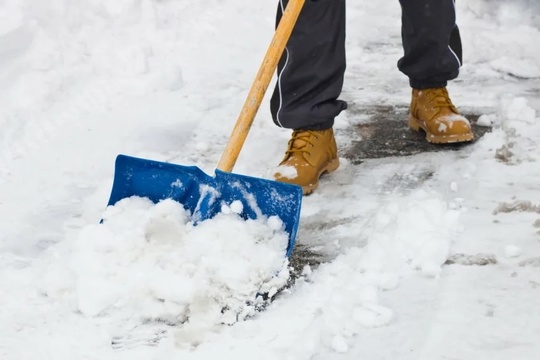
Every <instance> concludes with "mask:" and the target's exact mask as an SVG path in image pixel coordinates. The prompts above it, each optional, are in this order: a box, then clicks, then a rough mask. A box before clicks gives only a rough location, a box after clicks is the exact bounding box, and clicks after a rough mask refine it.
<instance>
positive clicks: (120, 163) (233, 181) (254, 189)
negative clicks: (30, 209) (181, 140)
mask: <svg viewBox="0 0 540 360" xmlns="http://www.w3.org/2000/svg"><path fill="white" fill-rule="evenodd" d="M304 2H305V0H290V1H289V3H288V5H287V8H286V9H285V11H284V13H283V17H282V18H281V20H280V22H279V25H278V27H277V29H276V32H275V34H274V37H273V38H272V42H271V43H270V46H269V48H268V50H267V52H266V55H265V57H264V60H263V62H262V64H261V67H260V69H259V72H258V74H257V76H256V78H255V81H254V82H253V85H252V87H251V90H250V92H249V94H248V97H247V99H246V102H245V103H244V106H243V108H242V111H241V113H240V115H239V117H238V120H237V121H236V125H235V127H234V129H233V132H232V134H231V136H230V138H229V142H228V143H227V146H226V148H225V150H224V152H223V155H222V157H221V160H220V162H219V164H218V167H217V169H216V171H215V176H214V177H212V176H209V175H207V174H206V173H204V172H203V171H202V170H201V169H199V168H197V167H195V166H182V165H176V164H171V163H165V162H158V161H153V160H146V159H139V158H134V157H130V156H126V155H119V156H118V157H117V159H116V164H115V175H114V183H113V188H112V191H111V197H110V199H109V203H108V205H114V204H116V203H117V202H118V201H119V200H121V199H124V198H127V197H131V196H140V197H147V198H149V199H150V200H152V201H153V202H154V203H157V202H159V201H160V200H163V199H169V198H170V199H174V200H176V201H178V202H180V203H181V204H182V205H183V206H184V207H185V208H186V209H187V210H189V211H190V212H191V213H192V216H193V219H194V220H195V222H198V221H202V220H205V219H209V218H212V217H213V216H214V215H216V214H218V213H219V212H220V211H221V206H222V205H223V204H227V205H229V204H232V203H233V202H234V201H241V202H242V205H243V210H242V213H241V214H240V215H241V216H242V217H243V218H244V219H248V218H249V219H256V218H259V217H261V216H267V217H270V216H278V217H279V218H280V219H281V220H282V221H283V224H284V227H285V231H287V233H288V234H289V243H288V246H287V253H286V256H290V255H291V253H292V250H293V247H294V242H295V238H296V232H297V230H298V223H299V218H300V207H301V203H302V189H301V187H299V186H296V185H290V184H284V183H278V182H276V181H271V180H265V179H259V178H255V177H250V176H245V175H238V174H233V173H231V171H232V169H233V167H234V164H235V163H236V160H237V158H238V155H239V154H240V150H241V148H242V146H243V144H244V142H245V140H246V137H247V134H248V132H249V129H250V128H251V125H252V123H253V120H254V118H255V115H256V113H257V111H258V109H259V107H260V105H261V102H262V99H263V97H264V94H265V92H266V89H267V88H268V85H269V83H270V80H271V79H272V75H273V73H274V71H275V70H276V67H277V64H278V62H279V59H280V57H281V55H282V54H283V51H284V49H285V45H286V44H287V41H288V40H289V37H290V35H291V33H292V30H293V27H294V24H295V23H296V20H297V19H298V15H299V14H300V10H301V9H302V7H303V5H304Z"/></svg>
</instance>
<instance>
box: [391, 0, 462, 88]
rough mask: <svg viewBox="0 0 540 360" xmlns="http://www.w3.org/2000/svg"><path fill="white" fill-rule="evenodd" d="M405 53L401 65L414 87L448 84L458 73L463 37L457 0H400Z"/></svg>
mask: <svg viewBox="0 0 540 360" xmlns="http://www.w3.org/2000/svg"><path fill="white" fill-rule="evenodd" d="M400 3H401V8H402V19H401V21H402V30H401V35H402V39H403V50H404V55H403V57H402V58H401V59H400V60H399V62H398V68H399V70H400V71H402V72H403V73H404V74H405V75H407V76H408V77H409V81H410V85H411V87H412V88H415V89H428V88H438V87H444V86H446V84H447V82H448V80H452V79H455V78H456V77H457V76H458V73H459V68H460V66H461V61H462V60H461V40H460V37H459V31H458V29H457V25H456V12H455V8H454V0H400Z"/></svg>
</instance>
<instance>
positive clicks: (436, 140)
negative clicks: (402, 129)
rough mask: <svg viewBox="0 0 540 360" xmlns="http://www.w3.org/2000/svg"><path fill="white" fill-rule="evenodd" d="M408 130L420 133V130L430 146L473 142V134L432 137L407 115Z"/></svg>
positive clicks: (419, 123) (414, 119)
mask: <svg viewBox="0 0 540 360" xmlns="http://www.w3.org/2000/svg"><path fill="white" fill-rule="evenodd" d="M409 128H411V129H412V130H414V131H420V129H422V130H423V131H424V132H425V133H426V140H427V141H428V142H429V143H432V144H452V143H460V142H468V141H473V140H474V134H473V133H472V132H471V133H469V134H457V135H433V134H431V133H430V132H429V131H428V130H427V129H426V127H425V126H423V125H422V123H421V122H420V121H419V120H418V119H417V118H415V117H414V116H412V115H410V114H409Z"/></svg>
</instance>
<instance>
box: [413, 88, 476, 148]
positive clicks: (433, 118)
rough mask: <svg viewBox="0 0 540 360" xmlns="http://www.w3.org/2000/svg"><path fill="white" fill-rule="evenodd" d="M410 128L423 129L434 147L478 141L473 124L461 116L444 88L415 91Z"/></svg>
mask: <svg viewBox="0 0 540 360" xmlns="http://www.w3.org/2000/svg"><path fill="white" fill-rule="evenodd" d="M409 127H410V128H411V129H413V130H415V131H419V130H420V129H423V130H424V131H425V132H426V140H427V141H429V142H430V143H439V144H447V143H456V142H465V141H471V140H473V139H474V134H473V132H472V130H471V124H470V123H469V120H467V119H466V118H465V117H463V116H461V115H460V114H459V112H458V111H457V109H456V107H455V106H454V105H453V104H452V101H451V100H450V96H449V95H448V91H447V90H446V88H444V87H442V88H435V89H423V90H418V89H413V90H412V100H411V108H410V113H409Z"/></svg>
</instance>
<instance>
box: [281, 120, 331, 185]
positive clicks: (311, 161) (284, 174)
mask: <svg viewBox="0 0 540 360" xmlns="http://www.w3.org/2000/svg"><path fill="white" fill-rule="evenodd" d="M338 167H339V159H338V157H337V146H336V140H335V138H334V131H333V130H332V129H328V130H322V131H315V130H301V131H294V132H293V134H292V137H291V140H289V145H288V149H287V151H286V153H285V158H284V159H283V161H281V163H280V164H279V167H278V168H277V170H276V173H275V174H274V178H275V179H276V180H277V181H281V182H285V183H289V184H295V185H300V186H301V187H302V190H303V193H304V195H308V194H311V193H312V192H313V190H315V189H316V188H317V186H318V185H319V177H321V175H322V174H324V173H331V172H332V171H334V170H336V169H337V168H338Z"/></svg>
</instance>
